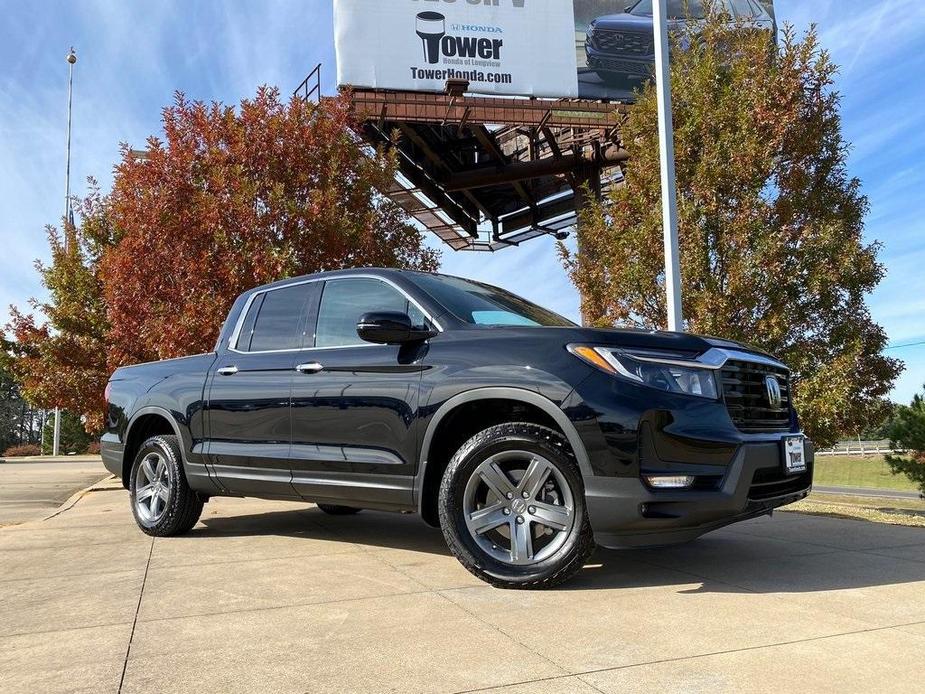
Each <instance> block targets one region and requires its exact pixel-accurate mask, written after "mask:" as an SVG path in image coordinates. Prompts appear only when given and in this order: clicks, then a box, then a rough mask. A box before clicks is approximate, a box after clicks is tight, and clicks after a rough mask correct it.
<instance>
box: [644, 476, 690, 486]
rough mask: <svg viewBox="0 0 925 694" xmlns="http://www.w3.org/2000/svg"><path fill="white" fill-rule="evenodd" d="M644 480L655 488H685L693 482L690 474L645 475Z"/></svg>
mask: <svg viewBox="0 0 925 694" xmlns="http://www.w3.org/2000/svg"><path fill="white" fill-rule="evenodd" d="M645 478H646V482H648V483H649V486H651V487H655V488H656V489H686V488H687V487H690V486H691V485H693V484H694V479H695V478H694V477H693V476H692V475H646V476H645Z"/></svg>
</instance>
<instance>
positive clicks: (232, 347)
mask: <svg viewBox="0 0 925 694" xmlns="http://www.w3.org/2000/svg"><path fill="white" fill-rule="evenodd" d="M353 279H364V280H378V281H379V282H383V283H384V284H387V285H389V286H390V287H392V288H393V289H395V290H396V291H397V292H398V293H399V294H401V295H402V296H404V297H405V298H406V299H407V300H408V301H410V302H411V303H412V304H414V305H415V307H417V309H418V310H419V311H420V312H421V313H422V314H424V317H425V318H426V319H427V320H429V321H430V322H431V323H433V324H434V327H435V328H437V331H438V332H441V333H442V332H443V326H441V325H440V323H438V322H437V320H436V319H435V318H434V317H433V316H432V315H431V314H430V312H429V311H427V310H426V309H425V308H424V307H423V306H421V304H420V303H419V302H418V301H417V299H415V298H414V297H413V296H411V295H410V294H408V292H406V291H405V290H404V289H402V288H401V287H399V286H398V285H397V284H395V283H394V282H393V281H392V280H389V279H386V278H385V277H379V276H377V275H369V274H363V275H344V276H342V277H317V278H314V279H310V280H301V281H299V282H289V283H287V284H284V285H281V286H279V287H272V288H270V289H263V290H261V291H259V292H254V293H253V294H251V295H250V296H249V297H248V298H247V301H246V302H245V303H244V307H243V308H242V309H241V315H239V316H238V320H237V322H236V323H235V326H234V330H233V331H232V333H231V336H230V337H229V338H228V351H229V352H234V353H235V354H286V353H296V352H314V351H323V350H331V349H351V348H355V347H381V346H382V345H376V344H373V343H371V342H364V343H362V344H356V345H333V346H331V347H293V348H290V349H267V350H259V351H252V352H246V351H244V350H240V349H237V344H238V338H240V337H241V329H242V328H243V327H244V320H245V319H246V318H247V312H248V311H250V309H251V305H252V304H253V303H254V300H255V299H256V298H257V297H258V296H263V295H264V294H269V293H270V292H275V291H279V290H280V289H289V288H290V287H298V286H301V285H303V284H314V283H316V282H337V281H340V280H353ZM318 309H319V310H320V309H321V302H320V301H319V303H318ZM255 325H256V323H255Z"/></svg>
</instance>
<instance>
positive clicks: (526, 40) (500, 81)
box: [334, 0, 578, 97]
mask: <svg viewBox="0 0 925 694" xmlns="http://www.w3.org/2000/svg"><path fill="white" fill-rule="evenodd" d="M574 21H575V20H574V9H573V5H572V0H488V1H487V2H485V0H478V1H477V2H473V1H472V0H335V2H334V30H335V36H334V40H335V47H336V50H337V82H338V84H342V85H351V86H354V87H371V88H380V89H403V90H411V91H443V88H444V86H445V84H446V81H447V80H448V79H454V78H457V79H465V80H468V81H469V85H470V86H469V88H470V90H471V91H473V92H478V93H483V94H507V95H518V94H522V95H529V96H538V97H543V96H548V97H566V96H572V97H574V96H578V73H577V71H576V66H575V23H574Z"/></svg>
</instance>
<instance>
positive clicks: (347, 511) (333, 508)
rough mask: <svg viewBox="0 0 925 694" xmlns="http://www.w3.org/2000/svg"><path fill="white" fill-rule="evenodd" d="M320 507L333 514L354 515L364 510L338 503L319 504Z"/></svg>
mask: <svg viewBox="0 0 925 694" xmlns="http://www.w3.org/2000/svg"><path fill="white" fill-rule="evenodd" d="M318 508H320V509H321V510H322V511H324V512H325V513H327V514H330V515H332V516H352V515H353V514H355V513H359V512H360V511H361V510H362V509H359V508H353V506H338V505H337V504H318Z"/></svg>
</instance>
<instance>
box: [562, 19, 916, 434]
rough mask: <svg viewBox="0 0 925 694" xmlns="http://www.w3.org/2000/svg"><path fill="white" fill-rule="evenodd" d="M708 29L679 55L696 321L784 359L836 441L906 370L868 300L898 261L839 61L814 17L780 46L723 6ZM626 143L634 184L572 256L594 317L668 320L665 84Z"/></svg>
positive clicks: (818, 422) (802, 401)
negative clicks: (869, 224) (852, 121)
mask: <svg viewBox="0 0 925 694" xmlns="http://www.w3.org/2000/svg"><path fill="white" fill-rule="evenodd" d="M697 31H698V33H697V34H696V35H687V36H678V37H675V39H676V45H675V48H674V50H673V51H672V66H671V79H672V97H673V100H674V112H673V115H674V127H675V135H674V137H675V149H676V157H677V190H678V214H679V236H680V248H681V278H682V286H683V310H684V317H685V321H686V328H687V329H688V330H690V331H692V332H696V333H702V334H708V335H719V336H723V337H728V338H733V339H737V340H741V341H743V342H745V343H748V344H751V345H754V346H756V347H759V348H762V349H764V350H767V351H768V352H771V353H773V354H775V355H777V356H779V357H780V358H781V359H782V360H783V361H784V362H786V363H787V364H788V365H789V366H790V367H791V368H792V369H793V380H794V390H795V400H796V403H797V405H798V407H799V410H800V414H801V419H802V423H803V426H804V428H805V430H806V431H807V432H808V433H809V434H810V435H811V436H812V437H813V438H814V439H815V440H816V443H817V445H823V446H824V445H828V444H830V443H832V442H833V441H834V440H835V439H836V438H837V437H838V433H839V432H842V431H857V430H859V429H861V428H863V427H864V426H865V424H867V423H868V422H870V421H876V420H877V418H878V417H879V416H881V410H882V406H883V403H884V400H883V398H884V396H885V395H886V393H887V392H888V391H889V390H890V387H891V384H892V383H893V381H894V380H895V378H896V376H897V375H898V373H899V372H900V370H901V368H902V366H901V362H898V361H897V360H894V359H889V358H886V357H884V356H883V355H882V350H883V348H884V346H885V344H886V335H885V333H884V331H883V329H882V328H881V327H880V326H879V325H877V324H876V323H875V322H874V321H873V320H872V319H871V317H870V313H869V311H868V308H867V305H866V303H865V295H866V294H867V293H868V292H870V291H871V290H872V289H873V288H874V287H876V286H877V284H878V283H879V281H880V279H881V278H882V277H883V274H884V268H883V267H882V266H881V265H880V264H879V263H878V261H877V252H878V248H879V247H878V245H877V244H867V243H865V241H864V240H863V230H864V217H865V215H866V213H867V210H868V202H867V199H866V198H865V197H864V195H863V194H862V192H861V184H860V182H859V181H858V180H857V179H856V178H852V177H851V176H850V175H849V173H848V170H847V158H848V153H849V145H848V144H847V143H846V142H845V141H844V139H843V137H842V131H841V119H840V116H839V95H838V92H837V91H836V90H835V89H834V88H833V84H834V79H835V76H836V66H835V65H834V64H833V63H832V61H831V60H830V58H829V55H828V53H826V51H824V50H822V49H821V47H820V45H819V41H818V38H817V35H816V32H815V31H814V30H810V31H809V32H808V33H807V34H806V35H805V36H804V37H803V38H802V39H801V40H799V39H797V38H796V37H795V35H794V33H793V31H792V29H789V28H788V29H786V30H785V31H784V32H783V36H782V40H781V43H780V46H779V47H775V46H771V45H770V43H769V42H768V40H767V37H766V36H762V35H756V34H754V33H750V32H744V31H731V30H729V29H728V28H727V27H726V26H725V24H724V22H722V21H716V19H715V18H714V19H710V20H708V22H707V23H706V25H705V26H700V27H699V28H698V29H697ZM678 44H684V45H685V46H688V45H689V48H687V49H686V50H681V48H680V45H678ZM622 140H623V145H624V147H625V148H626V149H627V150H628V151H629V153H630V155H631V159H630V161H629V164H628V166H627V170H626V178H625V184H623V185H621V186H619V187H617V188H615V189H614V190H612V192H611V193H610V194H609V195H607V196H606V198H605V199H604V200H602V201H601V202H600V203H599V204H595V205H592V206H591V208H590V209H588V210H587V211H585V212H584V213H583V214H582V216H581V228H580V233H579V241H578V251H577V252H575V253H571V252H569V251H568V250H567V249H566V248H565V247H562V248H561V253H562V255H563V258H564V261H565V263H566V266H567V268H568V270H569V272H570V275H571V278H572V280H573V281H574V283H575V284H576V286H577V287H578V289H579V290H580V292H581V296H582V309H583V314H584V315H585V316H586V318H587V319H588V320H589V322H590V323H592V324H594V325H598V326H611V325H629V326H638V327H646V328H654V327H659V326H663V325H664V320H665V303H666V300H665V273H664V257H663V239H662V218H661V190H660V180H659V159H658V157H659V146H658V132H657V111H656V95H655V91H654V89H653V87H652V85H651V84H649V85H647V86H645V87H644V88H642V89H641V91H640V93H639V94H638V100H637V103H636V105H635V106H634V108H633V109H632V111H631V112H630V114H629V116H628V118H627V120H626V122H625V123H624V125H623V129H622Z"/></svg>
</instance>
